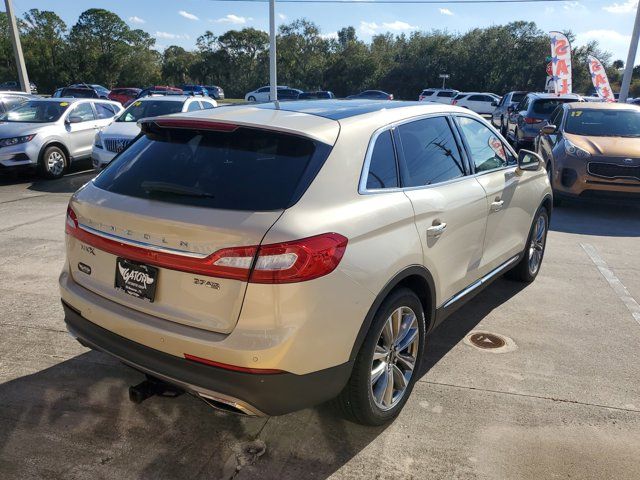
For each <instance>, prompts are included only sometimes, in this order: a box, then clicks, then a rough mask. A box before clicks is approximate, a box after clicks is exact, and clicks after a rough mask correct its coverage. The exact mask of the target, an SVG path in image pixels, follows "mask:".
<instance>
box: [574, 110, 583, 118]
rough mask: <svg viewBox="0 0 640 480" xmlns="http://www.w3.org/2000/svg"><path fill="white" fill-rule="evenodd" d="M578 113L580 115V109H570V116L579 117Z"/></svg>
mask: <svg viewBox="0 0 640 480" xmlns="http://www.w3.org/2000/svg"><path fill="white" fill-rule="evenodd" d="M580 115H582V110H572V111H571V116H572V117H579V116H580Z"/></svg>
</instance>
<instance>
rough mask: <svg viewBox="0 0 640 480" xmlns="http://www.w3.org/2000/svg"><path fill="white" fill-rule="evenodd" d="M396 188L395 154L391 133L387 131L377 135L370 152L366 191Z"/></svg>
mask: <svg viewBox="0 0 640 480" xmlns="http://www.w3.org/2000/svg"><path fill="white" fill-rule="evenodd" d="M397 186H398V171H397V167H396V154H395V150H394V148H393V141H392V139H391V131H390V130H387V131H385V132H382V133H381V134H380V135H378V138H377V139H376V143H375V145H374V147H373V150H372V152H371V161H370V163H369V172H368V173H367V190H375V189H380V188H396V187H397Z"/></svg>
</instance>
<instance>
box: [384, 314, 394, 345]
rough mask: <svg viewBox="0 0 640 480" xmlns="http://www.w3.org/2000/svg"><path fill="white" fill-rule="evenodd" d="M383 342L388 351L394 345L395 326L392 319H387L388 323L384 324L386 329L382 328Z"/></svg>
mask: <svg viewBox="0 0 640 480" xmlns="http://www.w3.org/2000/svg"><path fill="white" fill-rule="evenodd" d="M382 342H383V343H384V346H385V348H387V349H389V348H391V345H393V325H392V323H391V317H389V318H387V321H386V322H384V327H382Z"/></svg>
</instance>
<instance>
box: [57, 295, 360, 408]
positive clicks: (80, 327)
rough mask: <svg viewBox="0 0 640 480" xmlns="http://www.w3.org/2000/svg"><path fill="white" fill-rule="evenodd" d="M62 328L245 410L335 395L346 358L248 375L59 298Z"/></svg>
mask: <svg viewBox="0 0 640 480" xmlns="http://www.w3.org/2000/svg"><path fill="white" fill-rule="evenodd" d="M63 307H64V313H65V323H66V324H67V329H68V330H69V332H70V333H71V335H73V336H74V337H75V338H76V339H77V340H78V341H79V342H80V343H82V344H83V345H85V346H87V347H89V348H92V349H95V350H99V351H102V352H105V353H107V354H109V355H111V356H113V357H115V358H117V359H119V360H121V361H122V362H124V363H125V364H127V365H129V366H131V367H133V368H135V369H137V370H140V371H142V372H144V373H147V374H149V375H151V376H154V377H157V378H160V379H162V380H164V381H165V382H168V383H172V384H174V385H176V386H178V387H180V388H182V389H184V390H186V391H188V392H190V393H193V394H195V395H197V396H200V397H203V398H205V399H211V400H215V401H218V402H222V403H224V404H227V405H230V406H232V407H234V408H236V409H237V410H240V411H242V412H243V413H246V414H248V415H257V416H264V415H283V414H285V413H290V412H293V411H296V410H301V409H303V408H307V407H311V406H313V405H317V404H319V403H322V402H324V401H327V400H330V399H332V398H334V397H336V396H337V395H338V394H339V393H340V391H341V390H342V388H343V387H344V385H345V384H346V382H347V380H348V378H349V376H350V375H351V369H352V367H353V365H352V364H351V363H350V362H347V363H344V364H342V365H338V366H336V367H331V368H327V369H325V370H321V371H318V372H313V373H309V374H305V375H295V374H293V373H279V374H271V375H265V374H252V373H244V372H235V371H231V370H226V369H222V368H218V367H213V366H209V365H204V364H200V363H196V362H192V361H190V360H187V359H184V358H180V357H176V356H174V355H169V354H167V353H164V352H161V351H159V350H155V349H153V348H150V347H147V346H145V345H142V344H140V343H136V342H133V341H131V340H129V339H127V338H124V337H122V336H120V335H117V334H115V333H113V332H111V331H109V330H106V329H104V328H102V327H100V326H98V325H96V324H94V323H92V322H90V321H89V320H87V319H86V318H84V317H83V316H82V313H81V312H79V311H77V310H76V309H74V308H72V307H71V306H69V305H68V304H66V303H65V302H64V301H63Z"/></svg>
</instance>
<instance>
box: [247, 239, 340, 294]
mask: <svg viewBox="0 0 640 480" xmlns="http://www.w3.org/2000/svg"><path fill="white" fill-rule="evenodd" d="M347 242H348V240H347V239H346V238H345V237H343V236H342V235H339V234H337V233H325V234H323V235H317V236H315V237H309V238H304V239H302V240H296V241H293V242H284V243H277V244H274V245H262V246H261V247H260V249H259V250H258V258H257V259H256V263H255V266H254V268H253V271H252V272H251V277H250V279H249V282H251V283H293V282H304V281H306V280H312V279H314V278H318V277H322V276H324V275H327V274H329V273H331V272H332V271H333V270H335V268H336V267H337V266H338V264H339V263H340V260H342V256H343V255H344V252H345V250H346V248H347Z"/></svg>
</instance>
